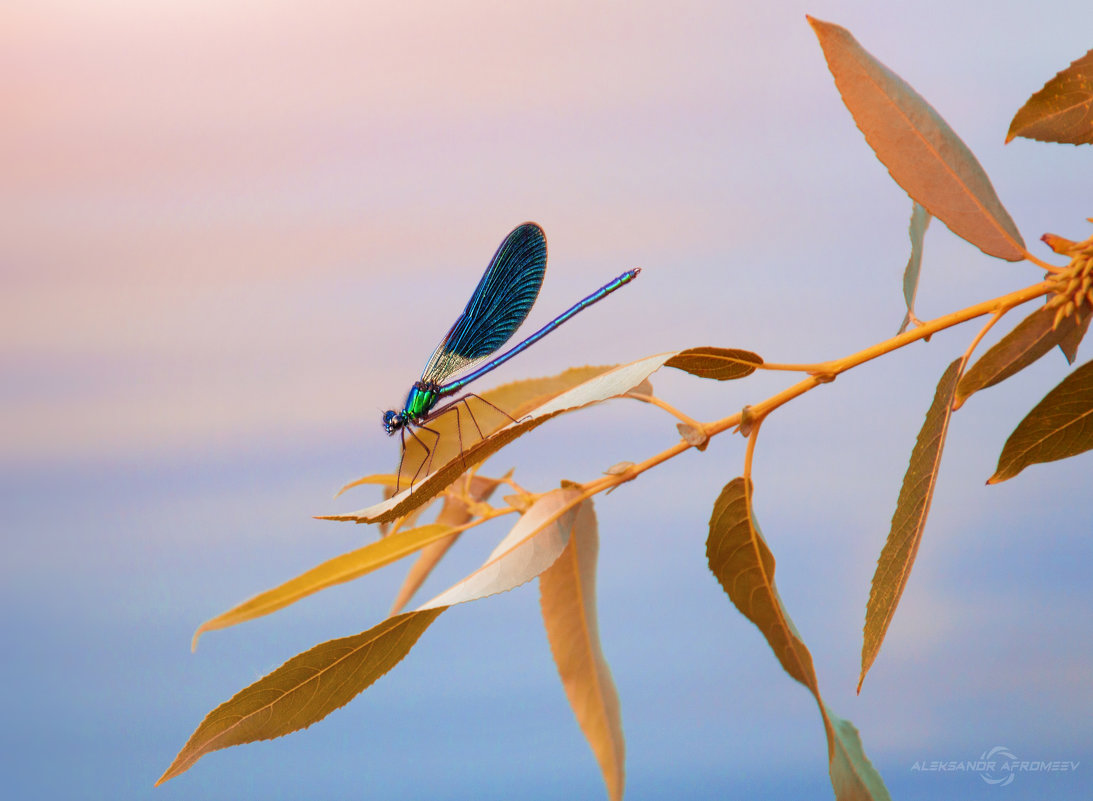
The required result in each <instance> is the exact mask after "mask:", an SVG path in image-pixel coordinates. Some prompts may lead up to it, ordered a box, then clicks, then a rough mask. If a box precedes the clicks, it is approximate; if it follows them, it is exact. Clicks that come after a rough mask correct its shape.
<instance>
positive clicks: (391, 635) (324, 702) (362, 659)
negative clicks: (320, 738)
mask: <svg viewBox="0 0 1093 801" xmlns="http://www.w3.org/2000/svg"><path fill="white" fill-rule="evenodd" d="M443 611H444V610H443V608H438V609H431V610H428V611H425V612H408V613H407V614H404V615H398V616H397V617H391V618H388V619H387V620H385V621H383V622H382V623H380V624H379V625H376V626H373V627H372V628H370V629H369V630H368V631H364V632H361V633H360V634H355V635H353V636H352V637H342V638H341V639H338V640H330V641H329V642H324V643H321V644H319V645H316V646H315V647H314V648H312V649H310V650H308V651H305V652H304V653H302V654H297V655H296V656H294V657H292V659H290V660H288V661H287V662H285V663H284V664H283V665H281V666H280V667H279V668H277V669H276V670H274V671H273V672H272V673H270V674H269V675H268V676H266V677H265V678H262V679H259V680H258V681H256V682H255V683H254V684H252V685H250V686H249V687H247V688H245V689H243V690H240V691H239V692H238V693H236V694H235V695H234V696H232V697H231V698H230V699H229V700H227V701H225V702H224V703H223V704H221V705H220V706H218V707H217V708H216V709H214V710H213V711H212V712H210V713H209V714H208V715H207V716H206V717H205V720H203V721H202V722H201V725H200V726H198V727H197V730H196V731H195V732H194V733H193V734H192V735H191V736H190V739H189V741H188V742H187V743H186V745H185V746H183V748H182V750H181V751H179V753H178V756H176V757H175V760H174V762H172V763H171V766H170V767H169V768H167V770H166V771H165V772H164V774H163V775H162V776H160V777H159V780H158V781H157V782H156V784H157V785H158V784H162V783H163V782H165V781H167V780H168V779H171V778H173V777H175V776H177V775H179V774H180V773H183V772H185V771H187V770H189V769H190V768H191V767H192V766H193V764H194V763H195V762H197V760H199V759H200V758H201V757H203V756H204V755H205V754H208V753H210V752H212V751H217V750H219V749H221V748H227V747H228V746H232V745H241V744H243V743H252V742H255V741H256V740H270V739H272V738H274V737H281V736H282V735H285V734H289V733H290V732H294V731H298V730H299V729H304V728H307V727H308V726H310V725H311V724H312V723H315V722H317V721H320V720H322V719H323V718H325V717H326V716H327V715H329V714H330V713H331V712H333V711H334V710H335V709H338V708H340V707H342V706H345V705H346V704H347V703H349V702H350V701H351V700H352V699H353V698H354V697H355V696H356V695H357V694H358V693H360V692H361V691H362V690H364V689H365V688H367V687H368V686H369V685H371V684H372V683H373V682H375V681H376V679H378V678H379V677H380V676H382V675H383V674H384V673H386V672H387V671H389V670H390V669H391V668H393V667H394V666H395V665H396V664H398V663H399V662H400V661H401V660H402V658H403V657H404V656H406V654H407V653H409V651H410V649H411V648H412V647H413V645H414V643H416V642H417V640H418V637H420V636H421V635H422V633H423V632H424V631H425V629H427V628H428V627H429V625H430V624H431V623H432V622H433V620H435V619H436V617H437V615H439V614H440V613H441V612H443Z"/></svg>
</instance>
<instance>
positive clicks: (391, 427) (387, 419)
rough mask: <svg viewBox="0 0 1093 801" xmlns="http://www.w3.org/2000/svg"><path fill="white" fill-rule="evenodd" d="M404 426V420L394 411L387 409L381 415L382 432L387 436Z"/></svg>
mask: <svg viewBox="0 0 1093 801" xmlns="http://www.w3.org/2000/svg"><path fill="white" fill-rule="evenodd" d="M404 425H406V418H404V417H403V416H402V415H401V414H400V413H399V412H396V411H395V410H394V409H389V410H388V411H386V412H384V413H383V430H384V431H386V432H387V433H388V434H394V433H395V432H396V431H398V430H399V429H400V428H402V427H403V426H404Z"/></svg>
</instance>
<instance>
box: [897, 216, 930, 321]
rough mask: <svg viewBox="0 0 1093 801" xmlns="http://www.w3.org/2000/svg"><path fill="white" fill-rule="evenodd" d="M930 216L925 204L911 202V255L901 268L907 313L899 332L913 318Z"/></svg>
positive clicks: (909, 231)
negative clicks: (923, 247)
mask: <svg viewBox="0 0 1093 801" xmlns="http://www.w3.org/2000/svg"><path fill="white" fill-rule="evenodd" d="M930 218H931V215H930V212H928V211H926V207H925V206H923V205H922V204H921V203H918V202H912V204H911V224H910V225H909V226H908V228H907V234H908V236H910V237H911V256H910V258H908V259H907V266H906V267H904V268H903V300H904V301H905V302H906V304H907V314H905V315H904V316H903V324H902V325H901V326H900V327H899V333H901V334H902V333H903V332H904V331H906V330H907V326H908V325H910V324H911V321H912V320H914V319H915V295H917V294H918V277H919V275H920V274H921V272H922V245H923V242H924V241H925V239H926V229H927V228H928V227H929V225H930Z"/></svg>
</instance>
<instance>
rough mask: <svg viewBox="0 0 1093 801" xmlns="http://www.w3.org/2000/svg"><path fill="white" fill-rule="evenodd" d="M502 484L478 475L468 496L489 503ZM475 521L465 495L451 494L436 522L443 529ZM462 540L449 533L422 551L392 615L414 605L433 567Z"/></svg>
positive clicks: (396, 600) (471, 482)
mask: <svg viewBox="0 0 1093 801" xmlns="http://www.w3.org/2000/svg"><path fill="white" fill-rule="evenodd" d="M500 483H501V482H500V481H498V480H496V479H491V478H486V477H485V476H474V477H473V478H472V479H471V481H470V486H469V487H468V488H467V494H468V496H469V497H470V499H471V500H472V501H487V500H489V497H490V496H491V495H492V494H493V491H494V490H495V489H497V486H498V485H499V484H500ZM470 519H471V510H470V508H469V507H468V505H467V503H466V502H465V501H464V500H463V498H462V497H461V496H458V495H448V496H446V497H445V499H444V506H442V507H441V509H440V513H439V514H438V515H437V516H436V522H437V523H439V524H440V525H443V526H452V527H455V526H462V525H463V524H464V523H467V522H468V521H470ZM458 539H459V533H458V532H457V533H453V534H449V535H448V536H447V537H444V538H442V539H440V540H437V541H436V542H433V543H430V544H429V545H426V546H425V547H424V548H422V549H421V553H420V554H418V558H417V560H416V561H415V562H414V564H413V565H412V566H411V567H410V570H409V572H408V573H407V574H406V578H405V579H404V580H403V582H402V586H401V587H399V591H398V595H396V596H395V601H394V603H393V604H392V606H391V612H390V614H392V615H395V614H398V613H399V612H401V611H402V609H403V607H405V606H406V604H408V603H409V602H410V599H411V598H412V597H413V596H414V593H415V592H417V591H418V589H419V588H420V587H421V585H422V584H424V583H425V579H427V578H428V577H429V574H430V573H431V572H432V570H433V568H434V567H436V566H437V564H438V563H439V562H440V560H441V559H442V558H443V557H444V554H446V553H447V552H448V549H449V548H451V547H452V545H454V544H455V541H456V540H458Z"/></svg>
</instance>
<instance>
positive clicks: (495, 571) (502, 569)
mask: <svg viewBox="0 0 1093 801" xmlns="http://www.w3.org/2000/svg"><path fill="white" fill-rule="evenodd" d="M580 498H581V493H580V492H579V491H578V490H575V489H556V490H553V491H551V492H548V493H547V494H546V495H544V496H543V497H541V498H540V499H539V500H537V501H536V502H535V503H533V504H532V505H531V508H530V509H528V511H527V512H525V513H524V514H522V515H521V516H520V520H519V522H517V523H516V525H515V526H513V527H512V530H511V531H510V532H509V533H508V535H507V536H506V537H505V538H504V539H503V540H502V541H501V542H500V543H499V544H498V545H497V547H496V548H494V549H493V552H492V553H491V554H490V555H489V556H488V557H487V558H486V561H485V562H484V563H483V564H482V566H481V567H480V568H478V569H477V570H475V571H474V572H473V573H471V574H470V575H469V576H467V577H466V578H464V579H463V580H462V581H459V582H458V583H456V584H453V585H452V586H451V587H449V588H448V589H446V590H445V591H444V592H442V593H440V595H438V596H436V597H435V598H433V599H432V600H431V601H428V602H426V603H424V604H422V605H421V606H419V607H418V610H419V611H420V610H425V609H436V608H437V607H440V606H451V605H452V604H461V603H466V602H467V601H475V600H478V599H479V598H485V597H487V596H490V595H496V594H497V593H500V592H507V591H509V590H511V589H513V588H514V587H519V586H520V585H521V584H525V583H527V582H529V581H531V580H532V579H533V578H535V577H536V576H538V575H539V574H540V573H542V572H543V571H544V570H546V569H547V568H548V567H550V566H551V565H552V564H554V560H555V559H557V558H558V557H559V556H560V555H561V553H562V551H563V550H565V546H566V543H568V542H569V537H570V533H571V531H572V529H573V526H574V522H575V520H576V518H577V513H578V511H579V509H578V508H576V507H579V506H580V503H579V502H580Z"/></svg>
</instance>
